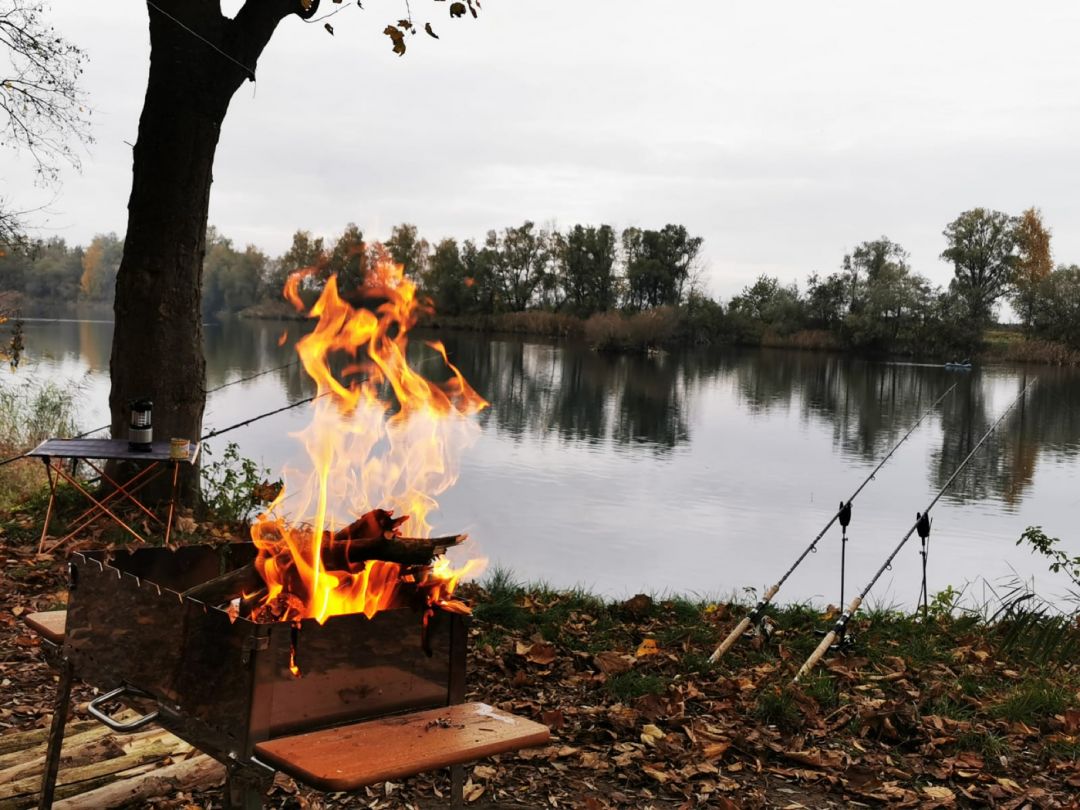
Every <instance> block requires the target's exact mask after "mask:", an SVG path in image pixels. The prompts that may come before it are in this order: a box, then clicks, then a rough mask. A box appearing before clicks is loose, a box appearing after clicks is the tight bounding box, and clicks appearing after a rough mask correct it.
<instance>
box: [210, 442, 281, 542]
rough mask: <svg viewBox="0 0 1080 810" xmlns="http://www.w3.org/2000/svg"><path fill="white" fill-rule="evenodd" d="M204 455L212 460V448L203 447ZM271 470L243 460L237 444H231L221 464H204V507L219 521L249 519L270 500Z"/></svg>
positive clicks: (236, 521) (230, 521)
mask: <svg viewBox="0 0 1080 810" xmlns="http://www.w3.org/2000/svg"><path fill="white" fill-rule="evenodd" d="M202 452H203V456H204V457H205V458H209V457H210V455H211V451H210V448H209V446H207V445H205V444H204V445H203V448H202ZM269 476H270V470H268V469H265V468H263V469H260V468H259V466H258V465H257V464H256V463H255V462H254V461H252V460H251V459H250V458H241V457H240V449H239V447H238V446H237V444H236V442H229V444H228V445H226V447H225V453H224V455H223V456H222V457H221V461H215V462H214V463H213V464H203V466H202V482H203V491H202V496H203V506H204V507H205V508H206V510H207V511H208V512H209V513H210V514H211V515H212V516H214V517H215V518H217V519H218V520H221V521H224V522H225V523H232V524H239V523H242V522H244V521H245V520H247V519H248V517H250V515H251V513H252V512H254V511H255V510H256V509H257V508H258V507H259V505H260V504H261V503H263V502H265V501H266V500H267V498H266V497H265V494H266V493H267V490H268V489H269V490H274V489H276V485H272V484H268V483H267V481H268V479H269Z"/></svg>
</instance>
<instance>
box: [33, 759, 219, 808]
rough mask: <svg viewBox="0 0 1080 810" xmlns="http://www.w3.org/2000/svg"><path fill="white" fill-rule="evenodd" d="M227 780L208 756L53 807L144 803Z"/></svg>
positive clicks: (180, 763) (204, 788)
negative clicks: (179, 791) (180, 791)
mask: <svg viewBox="0 0 1080 810" xmlns="http://www.w3.org/2000/svg"><path fill="white" fill-rule="evenodd" d="M224 781H225V766H224V765H222V764H221V763H220V762H218V761H216V760H215V759H213V758H212V757H209V756H207V755H206V754H200V755H198V756H195V757H192V758H191V759H185V760H181V761H180V762H174V763H173V764H172V765H167V766H165V767H164V768H154V769H152V770H148V771H146V772H144V773H140V774H138V775H135V776H132V777H131V778H128V779H121V780H119V781H115V782H112V783H110V784H108V785H105V786H104V787H100V788H98V789H96V790H92V791H90V792H88V793H82V794H79V795H78V796H73V797H72V798H70V799H66V800H64V801H61V802H57V803H56V804H55V805H53V807H54V808H55V810H90V809H91V808H94V810H97V808H110V807H122V806H130V805H135V804H142V803H143V802H146V801H147V800H148V799H153V798H156V797H158V796H165V795H167V794H171V793H175V792H176V791H178V790H183V791H185V792H190V791H196V790H209V789H211V788H215V787H218V786H219V785H221V784H222V783H223V782H224Z"/></svg>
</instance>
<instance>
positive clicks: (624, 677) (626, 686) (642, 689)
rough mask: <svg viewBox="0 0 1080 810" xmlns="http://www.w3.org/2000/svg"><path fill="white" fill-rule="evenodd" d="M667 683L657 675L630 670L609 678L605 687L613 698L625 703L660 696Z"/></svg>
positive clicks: (665, 679)
mask: <svg viewBox="0 0 1080 810" xmlns="http://www.w3.org/2000/svg"><path fill="white" fill-rule="evenodd" d="M668 683H669V681H668V680H667V678H662V677H660V676H659V675H649V674H647V673H644V672H638V671H637V670H630V671H629V672H622V673H620V674H618V675H615V676H613V677H611V678H609V679H608V681H607V683H606V684H605V686H606V687H607V690H608V692H609V693H610V694H611V696H612V697H613V698H615V699H616V700H619V701H622V702H623V703H626V702H629V701H631V700H634V699H635V698H639V697H643V696H644V695H662V694H663V693H664V692H665V691H667V688H668Z"/></svg>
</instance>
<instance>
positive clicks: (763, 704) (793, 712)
mask: <svg viewBox="0 0 1080 810" xmlns="http://www.w3.org/2000/svg"><path fill="white" fill-rule="evenodd" d="M754 716H755V717H756V718H757V719H758V720H760V721H761V722H763V723H767V724H768V725H770V726H776V727H777V728H780V729H784V730H785V731H794V730H795V729H797V728H799V727H800V726H801V725H802V716H801V715H800V713H799V706H798V704H797V703H796V702H795V694H794V692H792V690H791V688H790V687H788V686H780V687H773V688H769V689H766V690H765V691H763V692H762V693H761V694H760V695H759V696H758V699H757V705H756V706H755V707H754Z"/></svg>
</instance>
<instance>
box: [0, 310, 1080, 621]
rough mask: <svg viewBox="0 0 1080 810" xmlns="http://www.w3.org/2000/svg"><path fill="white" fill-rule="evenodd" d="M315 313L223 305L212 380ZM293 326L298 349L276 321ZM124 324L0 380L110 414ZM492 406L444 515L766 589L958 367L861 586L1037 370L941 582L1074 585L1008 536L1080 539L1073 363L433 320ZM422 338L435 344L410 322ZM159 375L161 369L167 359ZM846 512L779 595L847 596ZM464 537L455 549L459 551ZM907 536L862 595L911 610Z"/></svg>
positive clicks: (300, 415) (685, 575)
mask: <svg viewBox="0 0 1080 810" xmlns="http://www.w3.org/2000/svg"><path fill="white" fill-rule="evenodd" d="M302 328H303V325H302V324H300V323H290V324H286V325H283V324H281V323H277V322H250V321H227V322H223V323H220V324H211V325H208V326H207V328H206V349H207V383H206V384H207V388H208V389H213V388H215V387H218V386H221V385H223V384H225V383H229V382H230V381H234V380H238V379H241V378H244V377H248V376H250V375H252V374H256V373H258V372H260V371H263V370H265V369H269V368H273V367H276V366H281V365H283V364H287V363H289V362H290V361H291V360H293V359H295V355H294V354H293V351H292V349H291V348H290V346H291V344H292V342H293V341H294V340H295V338H296V337H297V336H298V335H299V334H300V330H301V329H302ZM283 330H285V331H288V332H290V338H291V339H290V340H289V342H288V343H287V344H286V346H284V347H279V346H278V338H279V336H280V335H281V333H282V331H283ZM111 332H112V325H111V324H110V323H107V322H95V321H30V322H27V323H26V327H25V340H26V345H27V356H26V359H25V361H24V363H23V365H21V366H20V368H19V370H18V371H17V372H16V373H15V374H13V375H5V382H4V384H7V385H11V384H17V383H18V382H19V381H20V380H24V379H33V378H41V377H45V376H47V377H51V378H54V379H62V380H66V381H70V383H71V384H72V385H78V386H81V390H82V394H81V395H80V402H81V410H80V423H81V425H82V426H83V427H84V428H89V427H95V426H97V425H99V424H105V423H107V422H108V409H107V398H108V385H109V382H108V362H109V351H110V341H111ZM439 337H440V338H441V339H443V340H444V342H445V343H446V347H447V350H448V352H449V355H450V358H451V360H453V361H454V362H455V363H456V364H457V365H458V366H459V367H460V368H461V370H462V372H463V373H464V375H465V377H466V379H468V380H469V381H470V382H471V383H472V384H473V386H474V387H475V388H476V389H477V391H479V392H480V394H481V395H483V396H484V397H485V398H486V399H487V400H488V401H489V402H490V403H491V408H490V409H488V410H486V411H484V412H483V413H482V414H481V415H480V416H479V420H480V423H481V426H482V432H481V436H480V439H479V440H478V442H477V443H476V444H475V445H474V446H473V447H472V448H470V450H469V451H468V452H467V454H466V456H465V458H464V460H463V464H462V473H461V478H460V480H459V481H458V483H457V485H456V486H455V487H454V488H453V489H452V490H451V491H450V492H448V493H447V494H446V495H445V496H443V497H442V499H441V510H440V512H439V513H436V514H435V515H434V516H433V518H432V522H433V524H434V527H435V530H436V532H437V533H451V532H457V531H467V532H469V534H470V536H471V538H472V543H471V545H472V552H473V555H476V554H481V555H483V556H486V557H488V558H489V560H490V561H491V564H493V565H499V566H503V567H506V568H510V569H512V570H513V572H514V573H515V574H516V575H517V576H518V578H520V579H523V580H529V581H537V580H545V581H547V582H548V583H550V584H552V585H555V586H560V587H563V586H573V585H583V586H586V587H588V588H591V589H594V590H596V591H598V592H601V593H604V594H607V595H610V596H628V595H632V594H634V593H637V592H649V593H654V594H664V593H680V594H696V595H700V596H708V597H712V596H717V597H726V596H729V595H731V594H732V593H735V592H737V593H742V592H743V589H745V588H756V589H757V592H758V593H760V592H761V591H762V590H764V588H765V587H767V586H768V585H770V584H772V583H773V582H775V581H776V579H777V578H778V577H779V576H780V575H781V574H782V573H783V572H784V571H785V570H786V569H787V568H788V566H789V565H790V564H791V562H793V561H794V559H795V557H796V556H798V554H799V553H800V552H801V551H802V549H803V548H805V547H806V545H807V544H808V543H809V542H810V540H811V539H812V538H813V537H814V536H815V535H816V534H817V533H818V531H820V529H821V528H822V527H823V526H824V525H825V523H826V522H827V521H828V520H829V518H830V517H831V516H832V515H833V513H834V512H835V510H836V507H837V504H838V503H839V502H840V501H841V500H842V499H846V498H847V497H849V496H850V495H851V493H852V492H853V491H854V490H855V489H856V488H857V487H858V485H859V484H860V483H861V482H862V480H863V479H864V478H865V476H866V475H867V474H868V473H869V472H870V471H871V470H872V469H873V467H874V466H875V465H876V463H877V461H878V459H880V457H881V456H883V455H884V454H885V453H887V452H888V451H889V449H891V448H892V446H893V445H894V444H895V443H896V442H897V441H898V440H899V439H900V438H901V437H902V436H903V435H904V433H906V432H907V430H908V428H909V427H910V426H911V425H912V424H913V423H914V422H915V420H916V419H918V417H919V415H920V414H921V413H922V412H923V411H924V409H925V408H927V407H928V406H929V405H930V404H931V403H932V402H933V401H934V400H935V399H937V398H938V397H939V396H940V395H941V394H942V393H943V392H945V391H946V390H947V389H948V387H949V386H951V385H952V384H953V383H957V388H956V390H955V391H954V392H953V393H952V394H951V395H950V396H948V397H947V398H946V399H945V400H944V402H943V403H942V404H941V405H940V406H939V407H938V408H937V409H936V411H935V413H934V414H933V415H932V416H930V417H928V418H927V419H926V420H925V421H924V422H923V423H922V425H921V426H920V427H919V429H918V430H917V431H916V432H915V433H914V434H913V435H912V436H911V438H910V439H909V440H908V441H907V442H906V443H904V445H903V446H902V447H901V448H900V449H899V450H898V451H897V453H896V455H894V456H893V458H892V459H891V460H890V461H889V463H888V464H887V465H886V466H885V467H884V468H883V469H882V470H881V471H880V472H879V473H878V475H877V476H876V480H875V481H873V482H871V483H870V484H869V485H868V486H867V488H866V489H865V490H863V492H862V493H861V494H860V495H859V497H858V499H857V500H856V502H855V505H854V510H853V518H852V522H851V526H850V528H849V540H850V542H849V544H848V566H847V567H848V586H847V594H848V599H850V597H851V595H853V594H854V592H856V591H857V590H859V589H861V588H862V586H863V585H865V583H866V582H867V581H868V580H869V578H870V576H872V575H873V573H874V572H875V571H877V569H878V567H879V566H880V565H881V563H882V562H883V561H884V559H885V557H886V556H887V554H888V553H889V551H891V549H892V548H893V547H894V546H895V545H896V543H897V542H898V541H899V540H900V538H901V537H902V536H903V535H904V534H905V533H906V532H907V530H908V529H909V528H910V527H911V525H912V523H913V521H914V519H915V513H916V512H917V511H919V510H921V509H922V508H923V507H924V506H925V505H926V504H927V503H928V502H929V501H930V499H931V498H932V497H933V496H934V494H935V493H936V492H937V490H938V489H939V488H940V487H941V486H942V485H943V483H944V482H945V480H946V479H947V478H948V477H949V475H950V474H951V473H952V471H953V470H954V469H955V467H956V465H957V464H958V463H959V462H960V461H961V460H962V459H963V458H964V457H965V456H966V455H967V453H968V452H969V450H970V449H971V447H973V446H974V444H975V442H977V441H978V439H979V438H980V437H981V436H982V434H983V433H984V431H985V430H986V429H987V428H988V427H989V426H990V425H991V424H992V423H993V422H994V421H995V420H996V418H997V416H998V415H999V414H1000V413H1001V412H1002V411H1003V409H1004V408H1005V407H1007V405H1008V404H1009V402H1010V401H1011V400H1012V399H1013V398H1014V397H1015V396H1016V395H1017V394H1018V393H1019V391H1020V390H1021V388H1022V387H1023V386H1024V384H1025V383H1026V382H1028V381H1030V380H1031V379H1032V378H1034V377H1036V376H1037V377H1038V380H1039V381H1038V384H1037V385H1036V386H1035V387H1034V389H1032V390H1031V391H1030V392H1029V393H1028V396H1027V397H1026V398H1025V400H1024V402H1023V403H1022V405H1021V406H1018V407H1017V408H1016V409H1015V410H1014V411H1013V412H1012V413H1011V414H1010V415H1009V417H1008V418H1007V419H1006V420H1005V421H1004V422H1003V423H1002V424H1001V426H1000V428H999V429H998V430H997V431H996V432H995V434H994V436H993V438H992V439H991V440H990V441H988V442H987V444H986V445H985V446H984V448H983V450H982V451H980V453H979V454H978V455H977V456H976V458H975V459H974V460H973V461H972V463H971V464H970V465H969V466H968V467H967V468H966V470H965V472H964V473H962V474H961V475H960V476H959V477H958V478H957V480H956V482H955V484H954V485H953V487H952V488H951V490H950V491H949V492H948V493H947V494H946V495H945V497H944V498H943V499H942V500H941V501H940V502H939V503H938V505H937V506H936V507H935V509H934V510H933V512H932V515H933V518H934V523H933V536H932V539H931V546H930V559H929V581H930V589H931V592H932V593H933V592H935V591H938V590H940V589H942V588H944V587H945V586H947V585H952V586H954V587H957V588H959V587H962V586H965V585H967V586H968V594H969V597H970V598H972V599H974V600H975V601H979V602H982V601H984V600H985V599H988V598H990V595H991V592H990V590H989V589H990V588H1001V586H1002V583H1003V582H1006V581H1008V580H1009V579H1011V578H1015V577H1022V578H1024V579H1027V580H1032V579H1034V581H1035V583H1036V586H1037V587H1038V588H1039V590H1040V593H1043V594H1044V595H1046V596H1055V597H1056V596H1061V594H1062V593H1063V592H1064V590H1065V588H1064V585H1065V582H1064V578H1060V577H1055V576H1053V575H1051V574H1048V573H1047V572H1046V562H1045V560H1042V559H1040V558H1037V557H1034V556H1033V555H1031V554H1030V553H1029V552H1028V551H1027V550H1026V549H1024V548H1018V547H1017V546H1016V540H1017V538H1018V537H1019V536H1020V533H1021V532H1022V531H1023V530H1024V528H1025V527H1027V526H1029V525H1033V524H1039V525H1042V526H1043V527H1044V529H1045V530H1046V531H1047V532H1048V533H1049V534H1051V535H1053V536H1060V537H1062V538H1063V539H1065V540H1066V542H1067V543H1068V544H1069V545H1070V547H1071V549H1072V550H1073V552H1074V553H1075V552H1076V551H1077V550H1078V544H1080V539H1078V538H1077V535H1076V527H1077V525H1078V521H1077V515H1078V514H1080V408H1078V407H1077V405H1078V403H1080V373H1077V372H1076V371H1071V370H1063V369H1057V368H1045V367H1034V366H1032V367H1018V366H986V367H983V368H978V369H976V370H974V371H972V372H955V371H947V370H945V369H944V368H942V367H940V366H936V365H929V364H918V363H902V362H871V361H866V360H859V359H852V358H847V357H840V356H837V355H830V354H819V353H811V352H789V351H770V350H760V351H748V350H746V351H744V350H729V349H714V350H702V351H687V352H681V353H671V354H661V355H659V356H657V357H639V356H621V355H600V354H597V353H595V352H592V351H589V350H588V349H587V348H585V347H583V346H577V345H566V344H547V343H542V342H523V341H520V340H514V339H506V338H488V337H482V336H476V335H472V334H464V333H447V334H442V335H440V336H439ZM416 346H417V349H418V350H421V349H423V348H424V347H423V346H422V345H420V343H419V341H416ZM163 373H168V366H167V362H166V363H164V364H163ZM312 390H313V387H312V385H311V384H310V383H309V382H308V381H307V379H306V378H305V376H304V374H303V372H302V370H301V369H300V367H299V366H298V365H292V366H289V367H287V368H284V369H279V370H277V371H275V372H273V373H271V374H267V375H264V376H261V377H258V378H256V379H253V380H249V381H246V382H242V383H238V384H235V385H229V386H227V387H225V388H222V389H221V390H220V391H217V392H215V393H213V394H211V396H210V398H209V401H208V407H207V414H206V419H205V427H206V429H207V430H210V429H212V428H220V427H224V426H226V425H230V424H232V423H234V422H237V421H240V420H242V419H245V418H247V417H250V416H252V415H255V414H258V413H261V412H264V411H269V410H272V409H274V408H277V407H281V406H283V405H286V404H288V403H290V402H295V401H297V400H299V399H301V398H303V397H306V396H309V395H310V394H311V393H312ZM308 416H309V414H308V412H307V408H306V406H305V407H301V408H296V409H293V410H290V411H287V412H285V413H282V414H279V415H276V416H273V417H270V418H268V419H265V420H263V421H260V422H257V423H255V424H254V425H251V426H249V427H245V428H241V429H239V430H236V431H234V432H232V433H229V434H227V435H226V436H223V437H221V438H219V439H217V440H215V441H214V442H212V445H213V448H214V450H216V451H217V452H216V455H218V456H220V451H221V450H222V449H223V448H224V446H225V442H226V441H236V442H237V443H238V444H239V445H240V450H241V453H242V454H243V455H246V456H249V457H251V458H254V459H256V460H257V461H258V462H259V463H260V464H262V465H264V466H266V467H269V468H271V469H272V470H275V471H276V470H278V469H280V468H281V466H282V465H283V464H284V463H286V462H290V461H293V462H295V461H296V460H297V459H298V457H299V454H298V447H297V443H296V441H295V440H294V439H292V438H290V436H289V435H288V434H289V433H290V432H292V431H296V430H298V429H300V428H301V427H303V426H304V425H305V424H306V423H307V421H308ZM839 550H840V532H839V528H838V527H834V528H833V529H832V530H830V532H829V533H828V534H827V535H826V536H825V537H824V538H823V539H822V541H821V543H820V545H819V550H818V552H817V553H816V554H812V555H810V556H809V557H808V558H807V560H806V561H805V563H804V564H803V565H802V567H801V568H800V569H799V570H798V571H797V572H796V573H795V574H794V575H793V576H792V578H791V579H790V580H789V581H788V582H787V584H786V585H785V586H784V589H783V591H781V594H780V596H779V597H778V601H782V602H792V601H799V600H813V601H815V602H818V603H821V604H824V603H826V602H833V603H835V602H836V601H837V600H838V597H839ZM458 551H460V550H458ZM920 568H921V563H920V556H919V542H918V538H917V537H913V539H912V540H911V541H909V543H908V545H907V546H905V548H904V549H903V550H902V551H901V552H900V554H899V556H898V557H897V559H896V561H895V564H894V565H893V567H892V570H890V571H887V572H886V574H885V575H884V576H883V577H882V579H881V580H880V582H879V583H878V585H877V586H876V587H875V589H874V591H872V592H871V594H870V596H869V598H868V604H886V605H897V606H910V605H913V604H914V603H915V600H916V598H917V596H918V592H919V582H920Z"/></svg>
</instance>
